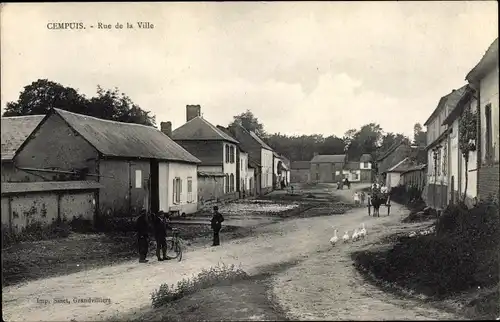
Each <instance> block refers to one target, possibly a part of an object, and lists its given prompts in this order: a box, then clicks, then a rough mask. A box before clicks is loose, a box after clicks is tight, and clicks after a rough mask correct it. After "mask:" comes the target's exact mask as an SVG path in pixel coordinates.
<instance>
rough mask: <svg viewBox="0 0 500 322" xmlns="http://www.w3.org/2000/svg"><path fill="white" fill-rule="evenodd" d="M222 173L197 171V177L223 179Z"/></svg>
mask: <svg viewBox="0 0 500 322" xmlns="http://www.w3.org/2000/svg"><path fill="white" fill-rule="evenodd" d="M225 176H226V175H225V174H224V173H222V172H208V171H198V177H225Z"/></svg>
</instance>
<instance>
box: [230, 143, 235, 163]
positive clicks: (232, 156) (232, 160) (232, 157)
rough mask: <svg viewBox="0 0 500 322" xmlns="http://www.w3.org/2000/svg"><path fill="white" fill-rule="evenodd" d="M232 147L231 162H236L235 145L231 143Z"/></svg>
mask: <svg viewBox="0 0 500 322" xmlns="http://www.w3.org/2000/svg"><path fill="white" fill-rule="evenodd" d="M230 149H231V155H230V157H231V163H234V161H235V158H234V150H235V149H234V146H232V145H231V147H230Z"/></svg>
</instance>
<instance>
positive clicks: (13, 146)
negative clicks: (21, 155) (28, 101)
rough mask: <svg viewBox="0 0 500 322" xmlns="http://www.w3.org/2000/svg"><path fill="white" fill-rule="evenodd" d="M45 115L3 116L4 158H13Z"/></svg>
mask: <svg viewBox="0 0 500 322" xmlns="http://www.w3.org/2000/svg"><path fill="white" fill-rule="evenodd" d="M44 117H45V115H26V116H9V117H2V130H1V133H2V160H12V159H13V158H14V155H15V154H16V152H17V150H19V148H20V147H21V145H22V144H23V143H24V141H26V139H27V138H28V136H29V135H30V134H31V133H32V132H33V131H34V130H35V128H36V127H37V126H38V124H40V122H41V121H42V120H43V118H44Z"/></svg>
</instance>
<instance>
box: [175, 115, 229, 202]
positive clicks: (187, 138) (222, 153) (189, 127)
mask: <svg viewBox="0 0 500 322" xmlns="http://www.w3.org/2000/svg"><path fill="white" fill-rule="evenodd" d="M172 139H173V140H174V141H175V142H176V143H178V144H180V145H181V146H182V147H183V148H184V149H186V150H187V151H189V152H190V153H191V154H193V155H194V156H196V157H197V158H198V159H200V160H201V163H200V164H199V166H198V171H201V172H203V173H214V174H217V175H219V174H223V175H224V182H223V191H224V195H223V196H218V198H220V199H234V198H238V191H237V187H238V185H237V181H236V180H237V169H238V167H237V163H238V158H237V150H238V148H237V145H238V141H237V140H235V139H234V138H233V137H231V136H229V135H227V134H226V133H225V132H224V131H221V130H220V129H219V128H217V127H216V126H214V125H213V124H211V123H210V122H208V121H207V120H206V119H205V118H203V117H202V116H201V107H200V105H187V106H186V123H185V124H183V125H182V126H180V127H178V128H177V129H175V130H174V131H173V132H172ZM200 193H201V194H200V196H203V194H204V192H203V191H200Z"/></svg>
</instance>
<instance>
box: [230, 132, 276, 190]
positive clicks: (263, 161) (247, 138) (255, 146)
mask: <svg viewBox="0 0 500 322" xmlns="http://www.w3.org/2000/svg"><path fill="white" fill-rule="evenodd" d="M228 129H229V131H230V133H231V134H232V135H233V137H234V138H236V139H237V140H238V142H239V143H240V145H241V147H242V149H244V150H245V151H246V152H247V153H248V157H249V159H250V160H252V163H253V165H254V166H257V164H258V167H259V169H258V171H257V176H259V177H260V183H259V187H256V189H257V191H258V192H257V193H259V194H266V193H269V192H270V191H272V189H273V165H274V160H273V158H274V156H273V152H274V151H273V149H272V148H271V147H270V146H268V145H267V144H266V143H265V142H264V141H263V140H262V139H261V138H259V136H258V135H257V134H255V133H254V132H253V131H247V130H246V129H245V128H244V127H243V126H241V125H239V124H233V125H231V126H230V127H229V128H228ZM256 182H257V181H256Z"/></svg>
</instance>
